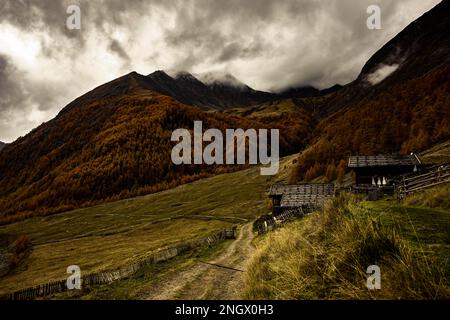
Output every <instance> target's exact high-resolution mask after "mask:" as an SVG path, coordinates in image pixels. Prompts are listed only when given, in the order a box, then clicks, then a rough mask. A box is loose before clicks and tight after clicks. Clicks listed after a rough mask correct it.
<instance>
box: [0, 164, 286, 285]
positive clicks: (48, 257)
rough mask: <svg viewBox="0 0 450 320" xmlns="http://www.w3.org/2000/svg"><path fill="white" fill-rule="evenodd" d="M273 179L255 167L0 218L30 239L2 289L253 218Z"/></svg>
mask: <svg viewBox="0 0 450 320" xmlns="http://www.w3.org/2000/svg"><path fill="white" fill-rule="evenodd" d="M292 158H293V157H287V158H285V159H284V160H282V161H281V167H280V168H281V171H280V175H279V176H278V177H276V179H283V178H286V176H287V166H288V164H289V163H291V160H292ZM283 169H285V170H283ZM273 179H275V177H268V176H261V175H260V172H259V168H258V167H253V168H250V169H247V170H243V171H239V172H235V173H229V174H222V175H218V176H214V177H211V178H207V179H203V180H200V181H197V182H194V183H190V184H186V185H182V186H179V187H177V188H174V189H171V190H168V191H164V192H160V193H156V194H151V195H148V196H143V197H138V198H133V199H128V200H122V201H117V202H113V203H107V204H103V205H99V206H95V207H91V208H84V209H79V210H74V211H69V212H66V213H61V214H56V215H52V216H48V217H36V218H32V219H29V220H25V221H21V222H17V223H14V224H10V225H5V226H1V227H0V234H13V235H19V234H25V235H27V236H28V238H29V239H30V240H31V242H32V245H33V246H32V253H31V255H30V256H29V257H28V259H27V260H26V261H25V263H24V264H23V265H21V266H20V267H19V268H18V269H16V270H15V271H13V272H12V273H10V274H9V275H7V276H6V277H3V278H1V279H0V293H5V292H10V291H14V290H18V289H21V288H26V287H30V286H34V285H37V284H41V283H46V282H49V281H53V280H58V279H65V278H66V277H67V274H66V268H67V267H68V266H69V265H73V264H74V265H78V266H80V267H81V271H82V272H83V273H90V272H93V271H99V270H108V269H112V268H116V267H118V266H121V265H124V264H127V263H129V262H131V261H134V260H136V259H138V258H141V257H144V256H146V255H149V254H150V253H151V252H154V251H155V250H158V249H160V248H163V247H167V246H170V245H171V244H174V243H178V242H181V241H184V240H187V239H193V238H198V237H203V236H205V235H207V234H210V233H212V232H214V231H215V230H219V229H222V228H224V227H229V226H231V225H233V224H237V223H242V222H244V221H246V220H251V219H254V218H256V217H257V216H259V215H261V212H263V213H265V212H266V211H267V207H266V199H267V197H266V195H265V192H266V191H267V189H268V186H269V185H270V184H271V183H273Z"/></svg>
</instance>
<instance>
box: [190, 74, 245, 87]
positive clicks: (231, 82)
mask: <svg viewBox="0 0 450 320" xmlns="http://www.w3.org/2000/svg"><path fill="white" fill-rule="evenodd" d="M198 77H199V79H200V80H201V81H202V82H203V83H204V84H205V85H207V86H214V87H217V86H225V87H234V88H238V89H241V90H242V89H245V90H249V91H251V90H253V89H252V88H250V87H249V86H247V85H246V84H245V83H243V82H241V81H240V80H238V79H237V78H236V77H235V76H233V75H232V74H230V73H224V72H214V71H211V72H205V73H202V74H199V75H198Z"/></svg>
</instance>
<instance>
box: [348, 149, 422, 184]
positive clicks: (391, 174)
mask: <svg viewBox="0 0 450 320" xmlns="http://www.w3.org/2000/svg"><path fill="white" fill-rule="evenodd" d="M421 165H422V162H421V161H420V159H419V158H418V157H417V155H415V154H414V153H412V154H409V155H375V156H360V155H359V156H351V157H350V158H349V159H348V168H350V169H352V170H353V171H354V172H355V180H356V181H355V183H356V185H374V186H385V185H391V184H392V181H393V178H395V177H397V176H399V175H402V174H406V173H409V172H414V171H417V170H419V167H420V166H421Z"/></svg>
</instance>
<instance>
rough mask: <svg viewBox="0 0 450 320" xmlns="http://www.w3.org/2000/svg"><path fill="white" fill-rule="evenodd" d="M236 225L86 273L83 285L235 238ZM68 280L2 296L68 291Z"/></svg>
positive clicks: (25, 297)
mask: <svg viewBox="0 0 450 320" xmlns="http://www.w3.org/2000/svg"><path fill="white" fill-rule="evenodd" d="M236 228H237V227H236V226H235V227H233V228H231V229H223V230H221V231H220V232H217V233H215V234H212V235H210V236H208V237H206V238H201V239H196V240H192V241H188V242H185V243H181V244H178V245H175V246H173V247H169V248H166V249H164V250H161V251H159V252H156V253H154V254H152V255H150V256H148V257H146V258H144V259H142V260H140V261H138V262H136V263H133V264H131V265H128V266H125V267H122V268H119V269H116V270H113V271H105V272H98V273H92V274H86V275H82V276H81V285H82V287H89V286H93V285H100V284H107V283H111V282H114V281H117V280H121V279H126V278H129V277H131V276H132V275H134V274H135V273H136V272H137V271H139V270H140V269H141V268H142V267H144V266H146V265H150V264H155V263H158V262H163V261H167V260H169V259H172V258H174V257H176V256H178V255H180V254H182V253H185V252H187V251H189V250H193V249H196V248H200V247H204V246H211V245H214V244H216V243H218V242H220V241H222V240H225V239H234V238H235V237H236ZM67 290H68V289H67V285H66V280H59V281H54V282H50V283H45V284H41V285H38V286H35V287H32V288H26V289H23V290H19V291H16V292H13V293H10V294H5V295H2V296H0V301H1V300H3V301H5V300H33V299H36V298H38V297H45V296H48V295H51V294H55V293H60V292H65V291H67Z"/></svg>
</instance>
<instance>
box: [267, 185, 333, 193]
mask: <svg viewBox="0 0 450 320" xmlns="http://www.w3.org/2000/svg"><path fill="white" fill-rule="evenodd" d="M291 194H294V195H334V184H332V183H308V184H295V185H286V184H275V185H272V186H271V187H270V190H269V196H284V195H291Z"/></svg>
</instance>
